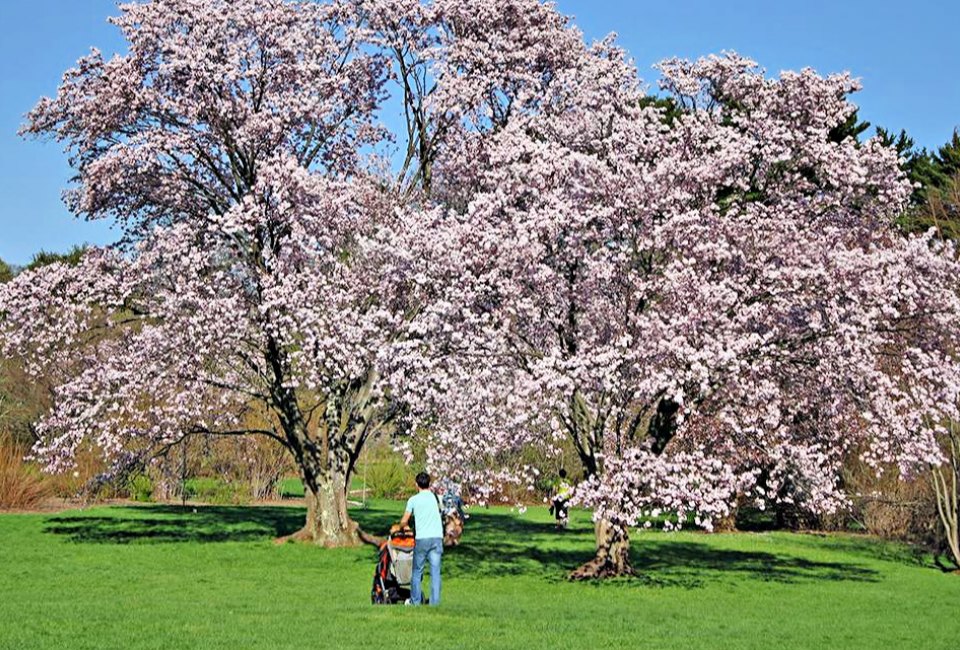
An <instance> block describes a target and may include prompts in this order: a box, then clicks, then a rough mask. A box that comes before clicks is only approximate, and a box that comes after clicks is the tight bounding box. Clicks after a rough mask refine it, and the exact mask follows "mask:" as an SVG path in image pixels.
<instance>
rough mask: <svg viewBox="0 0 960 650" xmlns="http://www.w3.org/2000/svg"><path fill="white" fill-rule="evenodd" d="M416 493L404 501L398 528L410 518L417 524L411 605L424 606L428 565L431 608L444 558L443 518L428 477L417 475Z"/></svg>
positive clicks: (437, 600)
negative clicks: (424, 575) (425, 566)
mask: <svg viewBox="0 0 960 650" xmlns="http://www.w3.org/2000/svg"><path fill="white" fill-rule="evenodd" d="M416 482H417V488H418V489H419V492H418V493H417V494H415V495H414V496H412V497H410V499H408V500H407V507H406V508H405V509H404V513H403V519H401V520H400V527H401V528H404V527H406V526H407V525H408V524H409V523H410V518H411V517H413V519H414V522H415V523H416V535H415V539H416V545H415V546H414V549H413V575H412V576H411V578H410V580H411V584H410V600H409V601H408V602H409V603H410V604H411V605H420V604H422V603H423V584H422V582H423V569H424V565H425V564H426V563H427V562H429V563H430V605H432V606H436V605H439V604H440V562H441V559H442V558H443V519H442V518H441V516H440V504H439V502H438V501H437V496H436V495H435V494H434V493H433V492H432V491H431V490H430V475H429V474H427V473H426V472H420V473H419V474H417V478H416Z"/></svg>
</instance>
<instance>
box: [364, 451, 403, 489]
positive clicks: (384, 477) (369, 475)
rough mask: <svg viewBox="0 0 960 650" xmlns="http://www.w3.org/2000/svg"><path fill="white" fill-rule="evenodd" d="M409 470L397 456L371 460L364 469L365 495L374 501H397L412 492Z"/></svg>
mask: <svg viewBox="0 0 960 650" xmlns="http://www.w3.org/2000/svg"><path fill="white" fill-rule="evenodd" d="M411 478H412V476H411V474H410V470H409V469H408V468H407V466H406V465H405V464H404V463H403V461H402V460H401V459H400V458H399V457H398V456H388V457H385V458H383V457H381V458H378V459H376V460H371V461H370V462H369V463H367V467H366V479H367V483H366V488H367V494H368V495H369V496H372V497H374V498H376V499H398V498H401V497H403V496H407V495H408V494H409V492H410V491H411V490H412V480H411Z"/></svg>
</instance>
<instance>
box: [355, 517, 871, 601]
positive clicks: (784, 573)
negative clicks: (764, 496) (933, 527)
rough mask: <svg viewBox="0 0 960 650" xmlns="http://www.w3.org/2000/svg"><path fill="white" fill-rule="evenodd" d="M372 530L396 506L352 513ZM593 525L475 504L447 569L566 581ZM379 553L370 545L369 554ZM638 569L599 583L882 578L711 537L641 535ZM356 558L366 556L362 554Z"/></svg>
mask: <svg viewBox="0 0 960 650" xmlns="http://www.w3.org/2000/svg"><path fill="white" fill-rule="evenodd" d="M354 514H355V515H357V519H358V521H360V522H361V524H362V525H364V526H365V527H366V529H367V530H373V531H378V530H380V529H383V530H386V529H387V528H388V527H389V525H390V523H392V522H393V521H395V520H396V519H397V514H396V513H391V512H388V511H385V510H375V509H374V510H367V511H363V512H357V513H354ZM593 544H594V537H593V526H592V524H591V523H590V522H589V520H586V519H583V518H580V519H576V518H575V519H574V520H573V522H572V524H571V527H570V529H568V530H566V531H562V532H561V531H557V530H556V529H555V528H554V524H553V522H552V521H549V520H543V518H542V517H541V518H540V520H537V519H536V518H530V517H522V516H519V515H517V514H515V513H509V514H507V513H497V512H490V511H484V510H479V509H473V510H472V511H471V513H470V518H469V519H468V520H467V523H466V526H465V528H464V534H463V539H462V543H461V545H460V546H457V547H455V548H448V549H446V550H445V551H444V564H443V571H444V576H445V577H446V576H449V577H451V578H498V577H503V576H531V577H536V578H537V579H539V580H544V581H547V582H562V581H565V580H566V579H567V575H568V574H569V573H570V571H572V570H573V569H575V568H576V567H578V566H579V565H580V564H582V563H584V562H586V561H587V560H589V559H590V558H591V557H592V555H593V553H592V552H593ZM372 556H373V553H372V552H371V557H372ZM631 560H632V561H633V566H634V568H635V569H636V570H637V573H638V575H637V576H636V577H635V578H631V579H621V580H613V581H605V582H602V583H601V582H598V583H594V584H596V585H597V586H608V585H609V586H614V585H619V586H632V587H641V586H642V587H680V588H686V589H696V588H700V587H704V586H706V585H708V584H711V583H718V582H742V581H744V580H748V581H759V582H778V583H793V584H799V583H815V582H820V581H830V582H835V581H853V582H876V581H878V580H879V579H880V577H879V573H878V572H877V571H875V570H873V569H871V568H869V567H864V566H862V565H859V564H856V563H852V562H824V561H814V560H809V559H806V558H803V557H800V556H796V555H790V554H775V553H768V552H762V551H739V550H730V549H720V548H715V547H714V546H713V545H711V544H709V543H700V542H690V541H686V540H683V541H681V540H678V539H676V538H672V537H669V536H667V535H666V534H664V536H663V537H662V538H655V537H654V536H653V535H642V536H640V537H639V538H635V539H634V540H633V542H632V547H631ZM356 561H357V562H363V561H365V560H364V559H363V558H358V559H357V560H356Z"/></svg>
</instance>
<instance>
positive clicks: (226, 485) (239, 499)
mask: <svg viewBox="0 0 960 650" xmlns="http://www.w3.org/2000/svg"><path fill="white" fill-rule="evenodd" d="M186 492H187V498H188V499H190V500H191V501H200V502H203V503H210V504H215V505H239V504H243V503H248V502H249V501H250V492H249V487H248V486H246V485H244V484H242V483H232V482H229V481H223V480H221V479H218V478H212V477H209V478H194V479H190V480H189V481H187V485H186Z"/></svg>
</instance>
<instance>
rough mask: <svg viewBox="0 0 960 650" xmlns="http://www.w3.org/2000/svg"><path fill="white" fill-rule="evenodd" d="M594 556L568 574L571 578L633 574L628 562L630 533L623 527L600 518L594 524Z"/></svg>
mask: <svg viewBox="0 0 960 650" xmlns="http://www.w3.org/2000/svg"><path fill="white" fill-rule="evenodd" d="M594 530H595V533H596V537H597V554H596V556H595V557H594V558H593V559H592V560H590V561H589V562H587V563H586V564H584V565H583V566H581V567H579V568H578V569H577V570H575V571H574V572H573V573H571V574H570V579H571V580H602V579H604V578H617V577H620V576H632V575H634V571H633V566H632V565H631V564H630V533H629V531H628V530H627V529H626V528H625V527H620V526H617V525H616V524H614V523H613V522H610V521H607V520H605V519H601V520H600V521H598V522H597V523H596V524H594Z"/></svg>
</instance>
